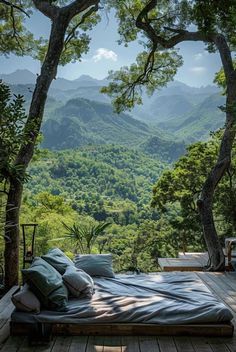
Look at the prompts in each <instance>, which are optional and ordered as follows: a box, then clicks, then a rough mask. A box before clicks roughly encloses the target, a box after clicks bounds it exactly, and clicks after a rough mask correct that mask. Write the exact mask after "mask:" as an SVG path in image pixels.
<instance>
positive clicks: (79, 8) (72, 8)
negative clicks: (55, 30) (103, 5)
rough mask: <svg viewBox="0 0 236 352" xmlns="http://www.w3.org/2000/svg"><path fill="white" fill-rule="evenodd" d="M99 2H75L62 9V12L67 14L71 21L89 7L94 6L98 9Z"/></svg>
mask: <svg viewBox="0 0 236 352" xmlns="http://www.w3.org/2000/svg"><path fill="white" fill-rule="evenodd" d="M99 2H100V0H75V1H73V2H72V3H71V4H69V5H67V6H65V7H63V11H65V12H67V13H68V15H69V18H70V19H71V18H73V17H74V16H75V15H77V14H78V13H80V12H83V11H84V10H86V9H88V8H89V7H90V6H95V7H97V8H98V4H99ZM92 12H93V11H92Z"/></svg>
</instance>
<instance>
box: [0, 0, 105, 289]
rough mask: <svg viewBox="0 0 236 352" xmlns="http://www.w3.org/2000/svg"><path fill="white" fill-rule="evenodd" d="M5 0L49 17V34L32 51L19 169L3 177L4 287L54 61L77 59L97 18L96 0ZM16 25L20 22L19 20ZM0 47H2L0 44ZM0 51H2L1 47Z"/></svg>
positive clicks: (12, 269)
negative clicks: (36, 66)
mask: <svg viewBox="0 0 236 352" xmlns="http://www.w3.org/2000/svg"><path fill="white" fill-rule="evenodd" d="M6 2H7V3H6ZM6 2H5V1H1V2H0V5H1V8H0V9H1V10H5V9H7V10H6V11H9V9H10V11H11V13H12V11H19V15H18V16H22V14H23V13H24V10H22V9H23V7H24V5H25V7H26V8H28V7H30V6H31V7H32V5H33V6H35V8H36V9H37V10H38V11H40V12H41V13H42V14H43V15H44V16H46V17H48V18H49V19H50V20H51V31H50V38H49V40H48V41H46V42H44V43H42V45H41V46H40V50H39V51H38V53H37V55H36V54H35V55H36V56H37V57H39V58H40V59H41V60H42V67H41V72H40V74H39V76H38V77H37V81H36V85H35V89H34V92H33V96H32V101H31V104H30V108H29V114H28V116H27V120H26V123H25V126H24V131H23V138H22V142H21V145H20V147H19V151H18V153H17V155H16V156H15V158H14V167H15V168H17V169H19V168H20V170H21V172H20V177H15V176H14V175H11V176H10V177H8V178H7V182H8V197H7V205H6V223H7V224H10V228H8V237H9V238H10V241H9V242H6V244H5V252H4V256H5V285H6V288H9V287H11V286H13V285H15V284H17V282H18V263H19V213H20V206H21V199H22V191H23V182H22V180H23V179H24V177H25V173H26V169H27V167H28V165H29V163H30V161H31V159H32V157H33V154H34V148H35V145H36V142H37V138H38V135H39V131H40V127H41V123H42V118H43V113H44V107H45V102H46V99H47V93H48V90H49V87H50V84H51V82H52V80H53V79H55V78H56V74H57V67H58V65H59V64H65V63H67V62H70V61H73V60H75V59H80V57H81V55H82V53H83V52H86V51H87V50H88V44H89V37H88V36H87V35H86V34H85V31H86V30H88V29H90V28H91V26H92V25H93V24H95V23H96V22H97V20H98V19H99V18H98V17H97V16H96V12H97V10H98V4H99V0H87V1H86V0H74V1H59V0H58V1H53V2H52V1H50V0H43V1H40V0H33V1H32V2H31V1H30V2H28V1H24V2H21V1H19V2H17V1H12V2H11V3H10V2H8V1H6ZM9 3H10V5H9ZM20 4H22V6H20ZM60 5H61V6H60ZM4 6H5V7H4ZM16 6H17V7H18V9H17V8H16ZM11 13H10V15H9V14H8V16H7V17H6V20H5V23H6V24H7V25H9V23H10V24H11V26H12V27H11V28H13V31H14V26H15V22H14V19H13V18H14V17H12V16H11ZM20 25H21V22H19V26H20ZM79 28H80V29H82V33H80V31H79ZM5 35H6V32H3V34H2V35H1V39H6V38H5ZM18 46H19V43H18V42H17V43H13V49H14V50H15V48H18ZM0 50H2V49H1V47H0ZM17 50H18V49H17ZM2 51H3V52H4V50H2ZM10 51H12V50H11V48H10V47H9V48H8V49H6V50H5V52H6V53H7V52H10ZM17 53H18V52H17ZM8 227H9V226H8Z"/></svg>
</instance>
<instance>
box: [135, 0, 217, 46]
mask: <svg viewBox="0 0 236 352" xmlns="http://www.w3.org/2000/svg"><path fill="white" fill-rule="evenodd" d="M156 6H157V0H151V1H150V2H149V3H148V4H147V5H146V6H145V7H144V8H143V10H142V11H141V12H140V13H139V15H138V17H137V19H136V26H137V27H138V28H139V29H142V30H143V31H144V32H145V33H146V35H147V37H148V38H149V39H150V40H151V42H152V43H153V45H154V44H155V45H158V44H159V45H161V46H162V47H163V48H165V49H171V48H173V47H174V46H175V45H177V44H179V43H181V42H184V41H207V42H213V37H212V35H207V34H205V33H202V32H199V31H197V32H189V31H187V30H184V29H176V28H170V27H164V29H166V30H168V31H170V32H173V33H177V34H176V35H174V36H172V37H170V38H169V39H165V38H163V37H162V36H161V35H159V34H157V33H156V31H155V29H154V28H153V27H152V25H151V22H152V21H153V20H151V19H149V18H148V13H149V12H150V11H152V10H154V8H155V7H156Z"/></svg>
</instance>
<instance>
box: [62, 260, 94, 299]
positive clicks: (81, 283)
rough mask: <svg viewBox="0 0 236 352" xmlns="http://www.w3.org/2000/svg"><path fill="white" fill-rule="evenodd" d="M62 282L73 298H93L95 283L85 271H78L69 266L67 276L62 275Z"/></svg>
mask: <svg viewBox="0 0 236 352" xmlns="http://www.w3.org/2000/svg"><path fill="white" fill-rule="evenodd" d="M62 280H63V282H64V284H65V285H66V286H67V288H68V290H69V292H70V293H71V294H72V296H74V297H80V298H82V297H88V298H92V295H93V293H94V282H93V279H92V278H91V276H89V275H88V274H87V273H86V272H85V271H83V270H81V269H77V268H76V267H74V266H72V265H71V266H68V267H67V268H66V272H65V274H64V275H62Z"/></svg>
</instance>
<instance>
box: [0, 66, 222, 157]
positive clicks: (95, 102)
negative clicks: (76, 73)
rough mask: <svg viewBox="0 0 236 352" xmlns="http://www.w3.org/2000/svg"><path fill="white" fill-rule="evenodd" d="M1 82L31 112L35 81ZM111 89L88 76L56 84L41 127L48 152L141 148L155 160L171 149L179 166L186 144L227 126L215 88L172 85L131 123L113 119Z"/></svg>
mask: <svg viewBox="0 0 236 352" xmlns="http://www.w3.org/2000/svg"><path fill="white" fill-rule="evenodd" d="M0 78H2V79H3V80H4V81H5V82H7V83H9V84H10V85H11V88H12V91H13V92H14V93H16V94H23V95H24V96H25V100H26V107H27V106H28V104H29V102H30V98H31V95H32V91H33V88H34V83H35V80H36V75H34V74H33V73H32V72H30V71H28V70H17V71H15V72H13V73H11V74H0ZM107 83H108V81H107V80H105V79H104V80H97V79H95V78H92V77H90V76H87V75H82V76H80V77H79V78H78V79H75V80H72V81H70V80H67V79H64V78H57V79H56V80H54V81H53V83H52V86H51V89H50V91H49V97H48V101H47V106H46V110H45V122H44V124H43V127H42V131H43V134H44V146H45V147H48V148H51V149H65V148H76V147H80V146H82V145H88V144H104V143H107V144H109V143H115V144H122V145H130V146H135V147H136V146H138V147H139V148H141V149H142V151H145V152H146V151H148V153H149V154H150V153H151V154H153V155H155V154H158V155H160V152H161V153H162V154H163V153H164V150H165V148H167V152H166V153H164V154H165V156H166V157H167V159H169V160H174V159H176V158H177V157H178V156H179V155H180V154H182V153H183V150H184V143H183V141H185V142H187V143H189V142H193V141H196V140H202V139H207V138H208V136H209V132H210V131H214V130H216V129H218V128H219V127H223V125H224V114H223V113H222V112H221V110H220V109H219V108H218V107H219V106H222V105H224V103H225V98H224V97H223V96H222V95H221V93H220V91H219V89H218V88H217V87H216V86H207V87H201V88H195V87H189V86H187V85H186V84H184V83H181V82H178V81H174V82H170V83H169V84H168V86H167V87H165V88H163V89H162V90H161V91H158V92H155V93H154V94H153V96H152V97H147V96H146V95H144V96H143V105H142V106H137V107H135V108H134V109H133V111H132V112H131V115H132V117H131V116H130V115H128V114H125V113H124V114H120V115H117V114H114V113H113V111H112V107H111V105H110V99H109V97H107V96H106V95H104V94H101V93H100V88H101V87H102V86H104V85H106V84H107ZM138 120H139V121H138ZM171 141H172V142H171ZM170 144H171V148H169V146H170ZM171 153H172V154H173V155H171Z"/></svg>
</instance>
